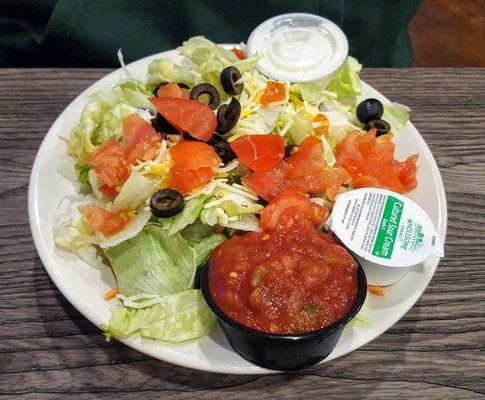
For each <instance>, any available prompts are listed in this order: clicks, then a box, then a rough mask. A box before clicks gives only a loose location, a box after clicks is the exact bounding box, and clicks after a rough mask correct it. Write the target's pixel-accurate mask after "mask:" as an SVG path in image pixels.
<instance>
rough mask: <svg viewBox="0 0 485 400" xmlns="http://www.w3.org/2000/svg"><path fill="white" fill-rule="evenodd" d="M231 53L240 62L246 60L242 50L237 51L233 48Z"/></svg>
mask: <svg viewBox="0 0 485 400" xmlns="http://www.w3.org/2000/svg"><path fill="white" fill-rule="evenodd" d="M231 51H232V53H233V54H234V55H235V56H236V57H237V58H239V59H240V60H244V59H245V58H246V54H245V53H244V50H242V49H238V48H237V47H233V48H232V49H231Z"/></svg>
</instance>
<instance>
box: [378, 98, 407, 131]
mask: <svg viewBox="0 0 485 400" xmlns="http://www.w3.org/2000/svg"><path fill="white" fill-rule="evenodd" d="M410 112H411V109H410V108H409V107H407V106H405V105H404V104H400V103H396V102H393V103H391V104H384V114H382V119H383V120H384V121H387V122H388V123H389V125H391V129H392V130H393V131H394V132H397V131H399V130H400V129H401V128H402V127H403V126H404V125H405V124H406V123H407V122H408V121H409V114H410Z"/></svg>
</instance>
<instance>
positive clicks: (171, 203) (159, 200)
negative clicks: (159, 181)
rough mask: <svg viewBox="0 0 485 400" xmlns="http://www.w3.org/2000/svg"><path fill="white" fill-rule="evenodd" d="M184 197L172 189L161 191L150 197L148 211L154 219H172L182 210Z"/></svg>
mask: <svg viewBox="0 0 485 400" xmlns="http://www.w3.org/2000/svg"><path fill="white" fill-rule="evenodd" d="M184 206H185V203H184V196H182V194H181V193H180V192H177V191H176V190H174V189H161V190H159V191H157V192H155V193H153V194H152V197H150V210H151V211H152V214H153V215H155V217H158V218H168V217H173V216H174V215H176V214H178V213H179V212H180V211H182V210H183V208H184Z"/></svg>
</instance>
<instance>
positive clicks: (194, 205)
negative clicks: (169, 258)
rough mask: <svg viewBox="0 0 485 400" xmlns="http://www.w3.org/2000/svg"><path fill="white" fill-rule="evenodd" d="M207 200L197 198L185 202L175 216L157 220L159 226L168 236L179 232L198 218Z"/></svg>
mask: <svg viewBox="0 0 485 400" xmlns="http://www.w3.org/2000/svg"><path fill="white" fill-rule="evenodd" d="M207 198H208V196H198V197H194V198H191V199H190V200H187V201H186V202H185V207H184V209H183V210H182V211H181V212H180V213H178V214H177V215H174V216H173V217H170V218H159V219H158V221H159V223H160V226H161V227H162V228H163V229H166V230H167V234H168V235H169V236H170V235H173V234H175V233H177V232H180V231H181V230H182V229H184V228H185V227H186V226H188V225H190V224H192V223H194V222H195V220H196V219H197V218H198V217H199V214H200V212H201V211H202V207H203V206H204V203H205V201H206V200H207Z"/></svg>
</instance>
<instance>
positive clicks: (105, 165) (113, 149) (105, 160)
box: [86, 137, 131, 187]
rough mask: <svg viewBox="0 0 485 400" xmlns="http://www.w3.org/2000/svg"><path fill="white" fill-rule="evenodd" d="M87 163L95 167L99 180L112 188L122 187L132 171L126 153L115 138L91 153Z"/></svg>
mask: <svg viewBox="0 0 485 400" xmlns="http://www.w3.org/2000/svg"><path fill="white" fill-rule="evenodd" d="M86 162H87V163H88V164H89V165H91V166H92V167H94V170H95V172H96V175H97V176H98V178H99V179H100V180H101V181H102V182H103V183H104V184H106V185H108V186H110V187H113V186H119V185H122V184H123V183H124V182H125V181H126V180H127V179H128V177H129V176H130V172H131V169H130V166H129V164H128V162H127V160H126V157H125V153H124V152H123V149H122V148H121V147H120V145H119V144H118V142H117V141H116V138H114V137H113V138H111V139H110V140H108V141H107V142H106V143H104V144H103V145H102V146H101V147H99V148H98V149H96V150H95V151H94V152H93V153H91V154H90V155H89V156H88V157H87V158H86Z"/></svg>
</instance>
